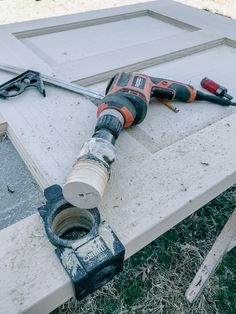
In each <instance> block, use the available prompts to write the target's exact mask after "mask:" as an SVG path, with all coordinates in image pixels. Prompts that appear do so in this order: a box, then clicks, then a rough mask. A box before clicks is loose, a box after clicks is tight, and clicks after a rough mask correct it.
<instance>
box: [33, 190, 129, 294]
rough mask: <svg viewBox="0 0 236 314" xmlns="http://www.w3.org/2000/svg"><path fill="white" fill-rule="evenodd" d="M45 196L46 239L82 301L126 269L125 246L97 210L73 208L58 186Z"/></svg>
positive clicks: (43, 207)
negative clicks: (124, 263)
mask: <svg viewBox="0 0 236 314" xmlns="http://www.w3.org/2000/svg"><path fill="white" fill-rule="evenodd" d="M44 195H45V198H46V199H47V203H46V204H45V205H44V206H42V207H40V208H39V209H38V210H39V213H40V215H41V217H42V218H43V221H44V224H45V230H46V233H47V236H48V238H49V240H50V241H51V243H52V244H53V245H54V246H56V249H55V252H56V254H57V256H58V258H59V259H60V262H61V264H62V266H63V267H64V269H65V270H66V272H67V274H68V275H69V277H70V278H71V282H72V284H73V287H74V291H75V297H76V299H77V300H81V299H83V298H84V297H85V296H87V295H88V294H90V293H93V292H94V291H95V290H97V289H99V288H100V287H102V286H103V285H105V284H106V283H107V282H108V281H110V280H111V279H112V278H113V277H114V276H115V275H116V274H118V273H119V272H120V271H122V270H123V261H124V254H125V249H124V246H123V244H122V243H121V242H120V241H119V239H118V238H117V236H116V235H115V233H114V232H113V231H112V230H111V228H110V227H109V226H108V224H107V223H106V222H105V221H101V217H100V214H99V211H98V209H97V208H92V209H81V208H78V207H74V206H73V205H71V204H70V203H68V202H67V201H66V200H65V199H64V197H63V195H62V189H61V187H60V186H59V185H53V186H50V187H48V188H47V189H45V191H44Z"/></svg>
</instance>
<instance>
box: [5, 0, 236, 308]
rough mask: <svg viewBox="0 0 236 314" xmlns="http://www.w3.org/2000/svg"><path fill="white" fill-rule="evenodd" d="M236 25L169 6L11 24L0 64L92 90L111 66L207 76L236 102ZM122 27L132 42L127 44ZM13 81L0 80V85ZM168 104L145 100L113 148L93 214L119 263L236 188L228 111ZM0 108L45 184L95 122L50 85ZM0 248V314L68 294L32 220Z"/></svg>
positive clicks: (235, 130) (91, 111) (80, 102)
mask: <svg viewBox="0 0 236 314" xmlns="http://www.w3.org/2000/svg"><path fill="white" fill-rule="evenodd" d="M96 25H97V27H95V26H96ZM140 25H142V27H141V26H140ZM216 25H217V28H216V30H215V27H216ZM235 25H236V23H235V21H231V20H229V19H226V18H223V17H220V16H215V15H212V14H210V13H207V12H204V11H200V10H197V9H193V8H189V7H186V6H183V5H180V4H176V3H174V2H171V1H156V2H150V3H145V4H141V5H135V6H128V7H123V8H118V9H109V10H102V11H98V12H91V13H86V14H78V15H72V16H65V17H59V18H52V19H46V20H40V21H33V22H27V23H20V24H15V25H14V24H13V25H8V26H4V27H1V28H0V30H1V34H0V38H1V40H3V41H4V43H5V45H4V47H3V49H2V50H1V51H0V63H11V64H12V65H15V66H21V67H25V68H27V67H30V68H34V69H37V70H40V71H42V72H44V73H45V74H51V75H53V74H54V75H56V76H58V77H61V78H63V79H66V80H68V81H76V82H77V81H78V82H80V83H82V84H84V85H91V86H90V87H91V88H94V89H95V90H98V91H101V92H104V86H105V84H106V80H107V79H108V78H110V77H111V75H112V74H113V73H115V72H116V71H117V70H118V69H129V70H140V71H143V72H145V73H148V74H151V75H152V76H157V77H166V78H170V79H176V80H179V81H182V82H189V81H191V83H192V84H193V85H194V86H196V87H197V88H199V89H200V85H199V82H200V80H201V78H203V77H204V76H206V75H208V76H210V77H212V78H213V79H215V80H218V81H220V82H221V83H222V84H223V85H226V86H227V87H228V88H229V90H230V93H231V94H232V95H234V96H236V87H235V85H234V83H233V82H234V77H235V74H236V64H235V61H234V60H235V54H236V50H235V49H236V48H235V47H236V41H235V40H236V31H235V30H236V28H235ZM128 26H130V28H129V32H128V37H129V38H130V40H127V39H126V38H124V30H125V28H126V27H128ZM117 27H118V28H119V30H120V32H119V31H118V30H117ZM134 28H137V30H139V32H140V34H141V35H142V36H140V37H139V36H136V34H135V33H134V32H133V29H134ZM150 29H153V30H154V31H153V34H150ZM162 30H163V31H162ZM93 34H96V38H94V42H92V39H93ZM113 34H115V37H116V38H117V40H114V39H113V36H112V35H113ZM91 37H92V39H91ZM62 42H64V43H65V46H63V44H62ZM118 43H119V45H118ZM15 49H17V51H18V54H17V57H16V58H15V59H14V58H12V56H13V55H14V54H15V52H14V50H15ZM10 77H11V76H10V75H9V74H6V73H3V72H0V83H1V82H4V81H6V79H8V78H10ZM177 106H178V107H179V109H180V112H179V113H178V114H174V113H173V112H171V111H170V110H169V109H168V108H166V107H164V106H163V105H161V104H157V103H156V101H152V103H151V106H150V110H149V113H148V116H147V119H146V120H145V121H144V122H143V124H141V125H140V126H137V127H134V128H132V129H130V130H128V131H123V132H122V134H121V136H120V138H119V140H118V142H117V145H116V147H117V161H116V163H115V164H114V167H113V174H112V178H111V180H110V182H109V186H108V188H107V191H106V193H105V196H104V200H103V202H102V204H101V206H100V208H99V209H100V211H101V213H102V215H103V216H104V217H105V219H106V220H107V221H108V222H109V224H110V225H111V227H112V228H113V229H114V231H115V232H116V233H117V235H118V237H119V238H120V240H121V241H122V243H123V244H124V245H125V248H126V258H128V257H129V256H131V255H132V254H134V253H135V252H137V251H138V250H140V249H141V248H142V247H144V246H145V245H147V244H148V243H150V242H151V241H152V240H154V239H155V238H157V237H158V236H160V235H161V234H162V233H163V232H165V231H167V230H168V229H169V228H171V227H172V226H174V225H175V224H177V223H178V222H180V221H181V220H182V219H184V218H185V217H187V216H188V215H190V214H191V213H193V212H194V211H195V210H197V209H198V208H199V207H201V206H202V205H204V204H205V203H207V202H208V201H209V200H211V199H212V198H214V197H215V196H217V195H218V194H219V193H221V192H222V191H224V190H225V189H227V188H228V187H229V186H231V185H232V184H233V183H235V181H236V163H235V153H236V143H235V134H236V123H235V122H236V111H235V109H233V108H223V107H220V106H217V105H212V104H207V103H205V102H203V103H201V104H200V103H199V104H192V105H189V104H188V105H187V104H183V103H178V104H177ZM0 112H1V114H2V115H3V117H4V119H5V120H6V121H7V122H8V129H7V132H8V135H9V138H10V139H11V140H12V142H13V144H14V145H15V147H16V148H17V150H18V151H19V153H20V154H21V156H22V158H23V160H24V161H25V163H26V164H27V165H28V167H29V169H30V170H31V172H32V173H33V175H34V176H35V178H36V180H37V181H38V183H39V184H40V186H41V187H42V188H45V187H47V186H48V185H51V184H53V183H58V184H63V183H64V182H65V179H66V176H67V175H68V173H69V171H70V169H71V166H72V164H73V162H74V160H75V159H76V156H77V155H78V152H79V150H80V147H81V145H82V144H83V142H84V141H85V140H86V139H87V138H88V137H89V135H90V134H91V133H92V131H93V127H94V124H95V121H96V107H95V106H94V105H93V104H92V103H91V102H90V101H89V100H87V99H85V98H84V97H82V96H78V95H75V94H73V93H71V92H67V91H64V90H61V89H59V88H56V87H47V98H43V97H41V96H40V95H39V94H38V92H37V91H36V90H28V91H27V92H26V93H25V94H23V95H22V96H21V97H17V98H15V99H11V100H10V101H9V100H8V101H5V102H3V101H2V102H1V103H0ZM0 244H1V248H2V250H1V253H0V260H1V261H2V263H1V264H0V270H1V275H0V283H1V285H2V287H4V289H1V292H0V300H1V301H0V312H3V313H17V312H28V313H40V314H41V313H47V312H49V311H50V310H52V309H53V308H55V307H56V306H58V305H59V304H61V303H62V302H64V301H66V300H67V299H68V298H69V297H70V296H72V294H73V291H72V288H71V285H70V282H69V278H67V276H66V274H65V272H64V270H63V269H62V267H61V266H60V264H59V262H58V261H57V259H56V256H55V255H54V253H53V248H52V246H51V244H50V243H49V242H48V241H47V239H46V237H45V234H44V231H43V228H42V222H41V220H40V218H39V215H33V216H31V217H29V218H26V219H24V220H22V221H20V222H19V223H17V224H15V225H12V226H10V227H8V228H6V229H4V230H3V231H1V237H0ZM20 265H24V266H22V267H20Z"/></svg>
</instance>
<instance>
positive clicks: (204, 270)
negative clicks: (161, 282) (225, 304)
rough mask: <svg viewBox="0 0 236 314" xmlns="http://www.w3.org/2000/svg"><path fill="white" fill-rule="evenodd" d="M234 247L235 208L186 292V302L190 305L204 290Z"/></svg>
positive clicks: (235, 231)
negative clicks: (218, 266)
mask: <svg viewBox="0 0 236 314" xmlns="http://www.w3.org/2000/svg"><path fill="white" fill-rule="evenodd" d="M235 246H236V208H235V209H234V211H233V213H232V215H231V216H230V218H229V220H228V221H227V223H226V224H225V226H224V228H223V230H222V231H221V233H220V235H219V236H218V238H217V239H216V241H215V243H214V244H213V246H212V248H211V250H210V252H209V253H208V255H207V257H206V258H205V260H204V262H203V263H202V265H201V267H200V269H199V270H198V272H197V274H196V275H195V277H194V279H193V281H192V282H191V284H190V286H189V288H188V290H187V291H186V294H185V296H186V298H187V300H188V301H189V302H190V303H192V302H194V301H195V300H196V299H197V297H198V296H199V295H200V293H201V292H202V290H203V289H204V287H205V285H206V283H207V281H208V279H209V278H210V277H211V275H212V274H213V273H214V271H215V269H216V267H217V265H218V264H219V263H220V262H221V260H222V259H223V257H224V255H225V254H226V253H227V252H229V251H230V250H231V249H232V248H234V247H235Z"/></svg>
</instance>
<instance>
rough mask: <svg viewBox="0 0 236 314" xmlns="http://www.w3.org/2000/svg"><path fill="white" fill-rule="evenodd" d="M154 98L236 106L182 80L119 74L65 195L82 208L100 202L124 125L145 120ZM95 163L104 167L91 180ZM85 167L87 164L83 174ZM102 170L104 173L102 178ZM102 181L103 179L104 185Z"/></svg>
mask: <svg viewBox="0 0 236 314" xmlns="http://www.w3.org/2000/svg"><path fill="white" fill-rule="evenodd" d="M151 97H158V98H160V99H164V100H167V101H169V100H175V99H176V100H179V101H182V102H187V103H191V102H193V101H195V100H206V101H210V102H213V103H217V104H220V105H224V106H229V105H235V103H232V102H231V100H229V99H225V98H222V97H217V96H213V95H209V94H204V93H202V92H200V91H197V90H196V89H195V88H194V87H193V86H191V85H187V84H183V83H180V82H176V81H170V80H167V79H162V78H154V77H151V76H148V75H145V74H142V73H131V72H130V73H124V72H123V73H118V74H116V75H115V76H114V77H113V78H112V79H111V80H110V82H109V83H108V86H107V88H106V96H105V97H104V98H103V99H102V100H101V102H100V104H99V105H98V110H97V117H98V119H97V123H96V126H95V130H94V134H93V135H92V138H90V139H89V140H88V141H87V142H86V143H85V144H84V146H83V148H82V150H81V153H80V155H79V157H78V160H77V164H76V166H74V168H75V170H74V172H73V174H72V176H71V178H72V179H71V181H70V180H69V181H68V182H69V183H67V184H66V185H65V188H64V196H65V198H67V197H66V196H67V195H70V196H68V198H67V200H68V201H69V202H71V203H72V204H73V205H75V206H81V207H82V208H85V206H97V205H98V204H97V203H98V202H99V200H101V196H102V194H103V190H104V186H105V183H106V179H104V178H109V174H110V166H111V164H112V162H113V161H114V159H115V148H114V144H115V141H116V139H117V138H118V136H119V134H120V132H121V130H122V129H123V128H128V127H130V126H132V125H135V124H139V123H141V122H142V121H143V120H144V118H145V116H146V114H147V110H148V106H149V102H150V98H151ZM92 164H93V165H92ZM95 164H96V167H100V168H99V169H98V168H96V171H95V170H94V175H93V174H92V175H91V176H90V174H89V175H87V177H88V176H90V177H92V179H89V180H87V179H86V178H85V177H86V176H85V175H84V173H85V171H88V167H89V166H90V165H91V167H90V168H92V167H93V169H95V168H94V167H95ZM85 166H86V169H85ZM82 167H84V169H83V174H82V170H81V169H82ZM77 169H78V171H77ZM95 172H96V175H95ZM98 173H102V174H101V175H100V177H99V178H98ZM96 178H97V179H96ZM76 180H77V181H76ZM86 180H87V181H86ZM70 182H71V185H70ZM75 182H76V184H77V183H78V184H77V185H76V188H75V187H74V186H72V185H75ZM95 182H98V183H96V184H95ZM99 182H103V187H102V188H100V187H101V183H99ZM104 182H105V183H104ZM99 186H100V187H99ZM78 190H81V191H78ZM67 191H68V193H67ZM71 191H74V192H73V193H71ZM93 200H95V201H93ZM73 202H74V203H73ZM88 208H89V207H88Z"/></svg>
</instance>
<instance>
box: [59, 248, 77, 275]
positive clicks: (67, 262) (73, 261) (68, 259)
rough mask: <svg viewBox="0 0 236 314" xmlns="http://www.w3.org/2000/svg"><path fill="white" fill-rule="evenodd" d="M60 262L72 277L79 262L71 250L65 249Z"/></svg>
mask: <svg viewBox="0 0 236 314" xmlns="http://www.w3.org/2000/svg"><path fill="white" fill-rule="evenodd" d="M61 261H62V264H63V265H64V267H66V268H68V269H69V271H70V272H71V275H72V276H73V277H74V276H75V275H76V272H77V267H78V266H79V261H78V259H77V257H76V255H75V254H74V253H73V251H72V250H71V249H68V248H65V250H64V252H63V253H62V255H61Z"/></svg>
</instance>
